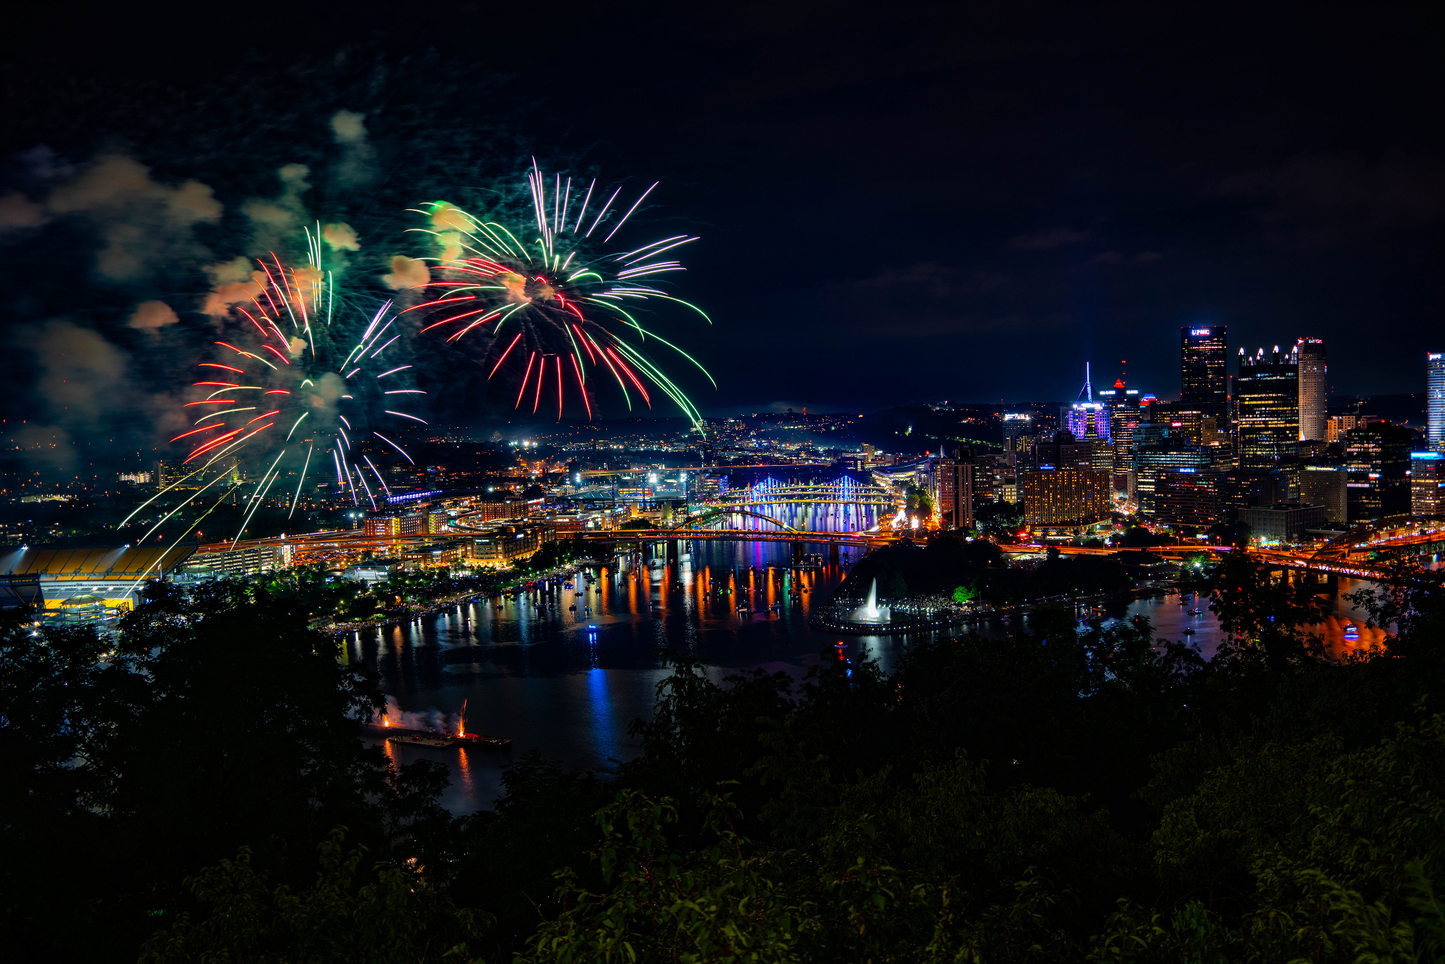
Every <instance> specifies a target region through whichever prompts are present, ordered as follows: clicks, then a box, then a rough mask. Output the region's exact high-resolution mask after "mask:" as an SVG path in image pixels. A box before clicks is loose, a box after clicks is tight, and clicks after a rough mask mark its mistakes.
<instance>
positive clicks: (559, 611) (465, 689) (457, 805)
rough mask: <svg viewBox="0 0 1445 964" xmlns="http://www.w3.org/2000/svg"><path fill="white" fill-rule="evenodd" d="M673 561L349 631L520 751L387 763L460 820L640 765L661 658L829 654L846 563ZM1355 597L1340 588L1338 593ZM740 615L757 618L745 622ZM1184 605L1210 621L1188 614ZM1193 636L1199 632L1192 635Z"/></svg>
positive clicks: (777, 553) (698, 555)
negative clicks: (522, 790) (548, 773)
mask: <svg viewBox="0 0 1445 964" xmlns="http://www.w3.org/2000/svg"><path fill="white" fill-rule="evenodd" d="M675 545H676V544H675ZM680 550H681V551H679V552H677V553H675V558H671V559H669V558H666V557H664V556H658V557H657V558H638V557H636V556H634V557H630V558H627V559H624V560H623V562H622V564H621V565H619V566H608V567H604V568H603V569H601V570H600V571H594V573H593V574H592V577H591V585H590V586H588V585H586V584H578V585H575V586H574V587H573V588H572V589H565V588H563V587H562V586H561V585H560V584H559V585H557V586H555V587H554V588H553V589H552V590H551V591H549V592H547V593H540V592H531V593H524V594H522V595H521V596H520V597H515V598H514V597H513V596H511V595H509V596H507V597H506V598H505V599H504V600H502V601H501V602H500V603H499V602H498V601H497V600H485V601H483V602H480V603H476V604H472V605H466V606H461V607H455V608H453V609H451V610H449V611H446V612H443V613H441V614H439V615H436V616H430V617H427V618H425V619H423V620H419V621H417V622H414V623H411V624H409V625H406V626H401V627H393V628H388V629H381V630H377V631H375V632H366V633H355V634H353V635H352V636H351V637H350V638H349V640H348V641H347V644H346V645H347V648H348V657H349V658H350V659H352V660H357V661H362V662H365V663H366V664H368V665H370V666H371V667H372V668H374V669H375V670H377V672H378V673H379V674H380V676H381V682H382V689H383V690H384V691H385V692H386V694H387V696H388V698H389V700H390V701H391V702H392V704H393V706H394V707H395V708H397V709H399V710H400V711H401V712H402V713H404V714H407V715H408V719H420V720H423V721H424V720H427V719H436V720H438V721H440V720H442V719H445V718H453V719H454V718H455V715H456V714H457V713H458V711H459V710H460V709H461V706H462V702H463V700H465V701H466V704H467V713H466V719H467V728H468V729H469V730H470V731H472V732H478V733H488V734H493V735H497V736H505V737H510V738H511V739H512V741H513V744H512V746H511V747H510V748H509V749H507V750H493V749H486V748H482V747H449V748H445V749H431V748H427V747H416V746H397V745H395V744H385V746H386V751H387V753H388V754H390V755H391V757H392V759H394V760H396V761H397V762H399V763H407V762H410V761H412V760H415V759H435V760H440V761H444V762H446V763H447V764H448V765H449V766H450V768H451V771H452V774H451V775H452V785H451V788H450V789H449V790H448V791H447V793H446V795H445V796H444V798H443V803H444V804H445V805H446V806H447V807H448V808H449V809H451V810H452V811H453V812H454V813H458V814H460V813H470V812H472V811H475V810H478V809H485V808H488V807H490V806H491V802H492V800H493V799H495V798H496V797H497V796H499V795H500V794H501V792H502V787H501V781H500V776H501V770H502V768H503V767H504V766H505V765H506V764H507V763H509V762H510V761H511V760H513V759H515V758H516V757H517V756H518V755H520V754H521V753H524V752H526V751H528V750H532V749H536V750H539V751H540V752H541V753H542V755H543V756H544V757H549V758H555V759H559V760H561V761H562V762H563V763H564V764H565V765H567V766H569V767H581V768H584V769H591V770H595V771H598V772H609V771H611V770H612V769H613V768H614V767H615V766H616V764H617V763H618V762H620V761H622V760H626V759H629V758H630V757H632V756H635V755H636V753H637V752H638V745H637V743H636V741H635V740H633V739H632V738H631V737H629V736H628V734H627V728H628V725H629V724H630V723H631V722H632V721H633V720H634V719H637V718H638V717H645V716H649V715H650V714H651V711H652V707H653V702H654V698H655V694H656V689H657V683H658V681H659V680H661V679H662V678H663V677H664V676H665V675H667V674H666V671H664V670H662V669H661V668H659V666H658V663H657V658H656V656H655V651H656V650H657V649H658V648H663V647H666V648H671V649H677V650H681V651H684V652H688V653H692V654H694V655H696V656H699V657H701V658H702V660H703V661H704V662H705V663H706V664H707V665H708V667H709V672H710V674H711V675H712V676H713V678H715V679H719V680H720V679H721V678H722V677H724V676H726V675H728V674H729V673H733V672H737V671H739V670H742V669H749V668H753V667H761V668H762V669H765V670H768V671H776V670H782V671H785V672H787V673H789V674H791V675H793V676H795V677H798V678H801V677H802V676H803V674H804V673H806V672H807V670H808V668H809V667H811V666H813V665H815V664H816V663H817V662H818V660H819V658H820V657H819V654H820V652H821V651H822V650H823V649H824V648H825V647H826V648H830V649H831V648H832V647H833V646H834V645H835V644H836V643H837V642H838V640H839V638H840V637H838V636H836V635H830V634H826V633H821V632H818V631H816V630H813V629H810V628H809V627H808V624H807V622H808V615H809V612H810V611H811V608H812V606H813V605H815V604H820V603H822V602H824V601H826V600H827V598H828V597H829V595H831V594H832V592H833V590H834V589H836V588H837V586H838V584H839V583H840V582H841V581H842V579H843V577H844V575H846V573H845V571H844V568H843V567H842V566H840V565H836V564H829V563H827V562H824V563H823V564H822V565H821V566H819V567H817V568H813V569H806V570H797V569H794V568H792V556H791V551H790V548H789V546H788V545H787V544H785V543H771V542H739V543H726V542H700V543H692V544H683V545H682V546H681V547H680ZM806 551H807V552H809V553H820V554H822V558H823V559H824V560H826V559H827V558H828V556H827V551H828V550H827V548H826V547H825V546H821V545H808V546H807V547H806ZM855 552H856V550H855ZM842 563H843V566H846V564H847V558H846V556H844V558H843V559H842ZM1356 588H1359V584H1355V583H1352V582H1350V581H1348V580H1341V582H1340V592H1341V594H1342V595H1343V594H1345V593H1348V592H1351V591H1353V590H1354V589H1356ZM740 605H744V606H746V607H747V608H749V609H751V610H752V612H750V613H741V614H740V613H739V612H738V608H739V606H740ZM573 607H575V609H574V608H573ZM1337 608H1338V612H1339V614H1340V615H1339V617H1338V618H1336V619H1334V620H1332V621H1331V622H1330V623H1328V624H1327V625H1326V626H1325V627H1324V633H1325V637H1326V640H1327V642H1329V643H1331V645H1332V647H1333V648H1336V649H1337V650H1338V649H1339V648H1340V647H1342V646H1343V645H1344V639H1343V635H1344V620H1345V619H1354V621H1356V622H1358V623H1360V624H1363V622H1364V614H1362V613H1351V611H1350V608H1349V604H1348V602H1346V601H1344V600H1343V599H1341V600H1339V601H1337ZM1192 609H1199V610H1203V612H1202V614H1200V615H1190V614H1189V611H1190V610H1192ZM1135 615H1143V616H1147V617H1149V618H1150V619H1151V620H1152V622H1153V625H1154V628H1155V632H1156V635H1158V636H1160V637H1162V638H1166V639H1173V640H1181V641H1185V642H1190V643H1193V644H1195V645H1197V646H1199V648H1200V651H1201V652H1202V653H1203V654H1204V655H1206V656H1210V655H1212V654H1213V652H1214V650H1215V648H1216V647H1217V646H1218V645H1219V643H1220V641H1221V634H1220V631H1219V624H1218V620H1216V619H1215V617H1214V615H1213V614H1212V613H1210V612H1209V608H1208V599H1207V597H1201V598H1199V599H1187V600H1185V604H1184V605H1181V604H1180V598H1179V597H1178V596H1174V597H1165V598H1162V599H1161V598H1151V599H1144V600H1138V601H1135V602H1133V603H1130V604H1128V605H1126V606H1119V607H1116V608H1114V609H1111V610H1110V611H1109V612H1108V614H1107V617H1106V618H1109V619H1131V618H1132V617H1134V616H1135ZM591 627H595V629H593V628H591ZM979 629H980V631H981V632H982V633H983V634H984V635H986V636H997V635H1002V634H1004V633H1006V632H1008V626H1007V625H1006V624H1004V623H985V624H984V625H982V626H980V627H979ZM1186 629H1193V630H1194V633H1193V634H1192V635H1186V634H1185V630H1186ZM1372 632H1373V631H1371V630H1362V636H1364V638H1363V639H1362V640H1361V641H1360V643H1361V644H1363V643H1368V642H1369V641H1370V635H1371V633H1372ZM842 639H843V640H844V642H845V651H846V652H847V653H848V655H850V656H851V657H853V658H859V657H868V658H872V659H876V660H878V661H879V663H880V665H881V667H882V669H883V670H884V671H885V672H889V671H891V670H892V669H893V667H894V665H895V664H896V663H897V660H898V657H899V656H901V655H902V654H903V653H904V652H906V651H907V650H908V648H909V647H910V646H912V645H913V644H914V642H915V641H914V640H911V639H909V638H908V637H868V636H861V637H860V636H851V637H842ZM1353 645H1358V644H1353ZM412 714H416V716H415V717H413V716H412ZM378 742H379V741H378Z"/></svg>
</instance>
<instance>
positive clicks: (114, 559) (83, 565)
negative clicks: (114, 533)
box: [0, 546, 195, 582]
mask: <svg viewBox="0 0 1445 964" xmlns="http://www.w3.org/2000/svg"><path fill="white" fill-rule="evenodd" d="M193 551H195V550H194V547H191V546H186V547H179V546H170V547H168V548H162V547H157V548H154V549H151V548H146V549H138V548H127V547H125V546H121V547H118V548H114V549H18V550H13V551H10V552H5V551H4V550H0V575H4V576H39V577H40V578H42V579H46V580H52V579H53V580H66V581H70V580H74V581H78V582H79V581H89V580H97V579H140V578H141V577H143V576H145V575H146V574H147V573H156V574H157V575H158V574H159V570H160V569H162V568H170V567H171V566H174V565H176V564H177V563H179V562H181V561H182V560H184V559H185V558H186V557H187V556H189V555H190V554H191V553H192V552H193Z"/></svg>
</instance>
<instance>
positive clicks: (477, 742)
mask: <svg viewBox="0 0 1445 964" xmlns="http://www.w3.org/2000/svg"><path fill="white" fill-rule="evenodd" d="M452 742H453V743H465V744H466V745H467V746H489V747H492V748H493V749H497V750H500V749H502V748H503V747H508V746H511V745H512V741H511V740H509V739H507V738H506V737H504V736H487V735H486V734H485V733H466V734H463V735H462V736H458V737H457V738H456V739H455V740H453V741H452Z"/></svg>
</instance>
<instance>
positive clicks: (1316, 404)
mask: <svg viewBox="0 0 1445 964" xmlns="http://www.w3.org/2000/svg"><path fill="white" fill-rule="evenodd" d="M1295 356H1296V357H1297V358H1298V360H1299V438H1300V441H1301V442H1305V441H1323V440H1324V437H1325V414H1326V413H1325V402H1326V399H1327V398H1328V395H1329V379H1328V378H1327V374H1328V372H1329V366H1327V365H1326V364H1325V342H1324V339H1322V338H1301V339H1300V340H1299V341H1297V342H1295Z"/></svg>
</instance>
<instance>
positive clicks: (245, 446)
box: [126, 231, 425, 545]
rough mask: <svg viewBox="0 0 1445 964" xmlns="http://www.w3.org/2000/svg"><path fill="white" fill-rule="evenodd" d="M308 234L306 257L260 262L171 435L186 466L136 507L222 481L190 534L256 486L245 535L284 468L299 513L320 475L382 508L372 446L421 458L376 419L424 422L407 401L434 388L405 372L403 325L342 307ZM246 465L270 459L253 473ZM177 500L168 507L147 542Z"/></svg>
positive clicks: (390, 316)
mask: <svg viewBox="0 0 1445 964" xmlns="http://www.w3.org/2000/svg"><path fill="white" fill-rule="evenodd" d="M307 239H308V242H309V243H308V248H309V255H308V258H307V263H306V264H305V265H303V266H301V267H295V268H288V267H286V266H285V265H283V263H282V262H281V260H280V259H279V258H277V257H276V256H275V255H271V256H270V257H269V258H265V259H259V260H258V261H257V270H256V271H255V272H254V273H253V274H252V279H253V280H252V283H251V285H250V286H249V287H248V288H247V290H246V297H244V298H242V299H241V300H239V301H237V302H236V303H234V304H232V305H231V306H230V311H229V313H228V315H227V316H226V318H225V319H224V321H223V329H224V330H223V331H222V337H221V338H218V339H217V340H216V341H215V342H214V344H213V346H212V349H211V351H210V352H209V353H208V357H207V359H206V360H204V361H202V362H200V363H199V365H198V367H197V373H198V377H197V378H196V380H195V381H194V382H193V383H192V388H193V389H194V392H193V393H192V394H193V395H194V397H193V398H192V399H191V400H190V401H187V402H186V403H185V406H184V407H185V410H186V412H187V414H188V416H189V418H190V421H191V423H192V427H191V428H190V429H188V430H187V431H185V432H182V433H181V434H180V435H177V436H176V437H175V438H173V439H171V440H170V441H171V442H172V443H174V444H177V445H185V446H187V447H188V448H187V450H186V451H185V453H184V455H183V456H182V457H181V464H182V467H183V471H184V473H185V474H184V475H183V477H182V478H181V479H179V480H178V481H177V482H175V483H174V484H173V485H171V486H170V487H169V488H167V489H164V490H162V491H161V492H159V493H157V495H156V496H155V497H154V498H153V499H151V500H150V501H148V502H146V503H145V504H143V505H141V506H140V507H139V508H138V509H137V510H136V512H135V513H132V515H131V517H132V518H133V517H134V516H135V514H136V513H139V512H140V511H141V509H144V508H145V507H146V505H149V504H150V502H153V501H155V498H160V497H161V496H163V495H165V494H166V493H167V492H169V491H171V490H173V489H176V488H178V487H180V486H182V485H185V484H190V485H192V486H195V487H197V488H198V491H197V492H196V493H195V497H199V496H200V495H201V494H202V493H204V492H207V491H208V490H212V489H216V490H217V491H219V492H220V493H221V495H220V498H218V499H217V500H216V502H215V504H214V505H212V506H211V507H210V508H209V509H207V510H206V511H205V512H204V513H202V514H201V515H200V516H199V517H198V518H197V519H196V520H195V521H194V523H193V524H192V525H191V528H190V529H189V530H187V531H186V533H184V534H183V535H182V537H181V538H184V537H185V535H189V534H190V531H192V530H194V529H195V527H196V526H197V525H199V524H200V522H201V520H202V519H204V518H205V517H206V515H208V514H209V513H210V512H211V511H213V510H214V509H215V507H216V506H217V505H219V504H220V503H221V502H222V501H224V499H225V497H226V496H228V495H230V494H231V493H232V492H234V491H237V490H238V489H243V487H245V486H249V488H250V493H249V496H248V497H247V499H246V501H245V503H244V507H243V508H244V511H243V521H242V522H241V525H240V528H239V529H238V531H237V532H236V535H235V536H234V537H233V538H232V540H231V542H232V545H234V544H235V542H236V540H238V539H239V538H240V537H241V534H242V533H243V532H244V531H245V529H246V526H247V525H248V524H249V523H250V521H251V517H252V516H253V515H254V514H255V512H256V510H257V509H258V508H259V507H260V506H261V505H262V504H263V502H264V501H265V500H266V499H267V497H268V496H269V495H270V494H271V492H272V490H273V488H275V487H276V486H277V484H278V483H281V482H282V478H283V476H285V477H287V481H286V482H285V483H284V484H283V485H282V487H281V489H280V490H278V494H280V495H289V496H290V498H289V499H287V500H286V501H287V502H288V503H289V512H288V515H289V514H294V513H295V511H296V506H297V503H298V502H299V500H300V498H301V493H302V491H303V490H304V488H305V486H306V484H307V482H308V481H309V480H318V479H320V478H323V477H324V478H326V479H327V480H328V481H329V480H330V479H331V478H332V477H333V475H334V478H335V482H336V485H337V489H338V491H340V492H343V493H346V494H347V495H349V496H350V498H351V500H352V503H353V504H356V505H360V504H361V503H362V502H363V501H364V502H367V503H369V504H370V505H371V507H372V508H373V509H375V508H376V507H377V499H378V498H383V499H384V498H385V496H386V495H389V494H390V493H389V491H388V489H387V485H386V481H385V479H384V478H383V477H382V475H381V472H380V471H379V470H378V469H377V467H376V465H375V464H374V463H373V461H372V459H371V458H370V457H369V456H368V455H367V454H366V452H365V451H363V449H364V448H376V445H375V444H371V441H372V440H373V439H375V440H377V441H378V442H379V443H384V444H385V445H386V446H389V447H390V449H394V450H395V451H396V452H398V453H400V454H401V455H402V456H403V457H405V458H406V459H407V460H408V461H411V456H410V455H408V454H407V452H406V451H405V449H404V448H403V447H402V446H401V445H399V444H398V443H397V442H396V441H394V440H393V439H392V438H390V437H389V436H388V435H386V434H383V433H382V432H380V431H376V430H375V429H373V428H372V418H373V416H376V420H377V421H378V422H381V423H382V424H381V425H380V427H381V428H386V427H387V425H390V424H404V423H407V422H421V423H422V424H425V422H423V420H422V419H421V418H419V417H418V416H416V415H413V414H411V413H409V412H407V411H405V409H406V407H407V404H406V403H407V401H408V400H409V399H412V398H413V396H416V395H422V394H425V393H424V392H422V391H420V390H419V389H414V388H409V387H407V386H406V384H405V383H404V381H403V380H404V378H405V373H406V371H407V370H408V369H410V368H411V365H408V364H406V363H405V361H404V359H402V358H399V357H397V354H398V352H399V351H400V349H399V348H398V347H396V343H397V341H398V339H400V337H401V334H402V332H401V325H400V324H399V319H398V318H397V316H396V314H395V313H394V312H393V311H392V303H391V302H390V301H387V302H386V303H385V304H383V305H382V306H381V307H380V309H379V310H377V311H376V312H375V313H374V314H372V315H370V316H369V318H368V316H366V315H365V314H359V313H357V312H356V311H355V310H354V309H351V308H350V307H347V306H344V305H343V306H338V305H337V291H336V287H335V280H334V278H333V275H332V273H331V272H330V271H327V270H324V269H323V266H322V246H321V243H320V239H319V237H315V238H313V237H312V236H311V233H310V232H309V231H308V232H307ZM388 431H390V430H389V429H388ZM243 464H244V466H247V467H256V468H259V467H260V466H263V465H264V466H265V469H264V471H262V472H261V473H260V475H259V477H257V478H254V479H248V478H246V473H243V471H242V466H243ZM368 475H369V476H370V477H369V478H368ZM291 476H294V477H295V480H296V482H295V488H294V490H292V489H291V486H290V481H289V477H291ZM208 478H209V481H207V479H208ZM373 481H374V482H375V483H376V486H377V488H375V489H373V488H372V487H371V483H372V482H373ZM201 483H203V484H201ZM193 498H194V497H193ZM188 501H189V500H188ZM185 504H186V503H182V506H184V505H185ZM178 511H180V507H177V508H175V509H172V510H171V511H170V512H168V513H166V514H165V515H164V516H162V517H161V519H160V520H159V521H158V522H157V523H156V524H155V525H154V526H153V527H152V528H151V530H150V531H149V532H147V533H146V535H145V536H142V537H141V540H140V541H144V540H145V539H146V538H148V537H149V536H150V535H151V534H152V533H154V532H155V531H156V530H157V529H159V528H160V527H161V525H163V524H164V523H165V522H166V521H167V520H169V519H170V518H171V516H173V515H174V514H175V513H176V512H178ZM126 521H127V522H129V521H130V519H129V518H127V520H126ZM173 544H174V543H173Z"/></svg>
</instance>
